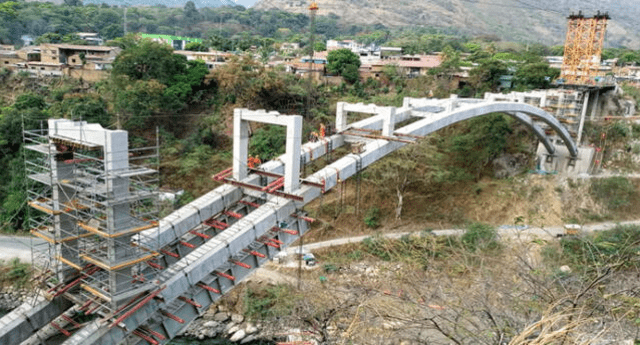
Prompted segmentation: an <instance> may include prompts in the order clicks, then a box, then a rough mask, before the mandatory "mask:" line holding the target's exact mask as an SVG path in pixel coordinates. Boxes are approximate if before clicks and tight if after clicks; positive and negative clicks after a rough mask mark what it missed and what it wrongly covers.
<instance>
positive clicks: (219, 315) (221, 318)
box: [213, 312, 229, 322]
mask: <svg viewBox="0 0 640 345" xmlns="http://www.w3.org/2000/svg"><path fill="white" fill-rule="evenodd" d="M228 319H229V314H227V313H225V312H220V313H217V314H215V315H214V316H213V320H214V321H218V322H225V321H227V320H228Z"/></svg>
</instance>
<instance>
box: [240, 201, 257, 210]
mask: <svg viewBox="0 0 640 345" xmlns="http://www.w3.org/2000/svg"><path fill="white" fill-rule="evenodd" d="M239 203H240V204H243V205H247V206H251V207H255V208H258V207H260V204H256V203H255V202H251V201H245V200H240V201H239Z"/></svg>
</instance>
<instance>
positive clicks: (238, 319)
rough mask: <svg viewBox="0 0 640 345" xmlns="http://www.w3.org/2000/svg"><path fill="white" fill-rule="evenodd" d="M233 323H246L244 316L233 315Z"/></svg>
mask: <svg viewBox="0 0 640 345" xmlns="http://www.w3.org/2000/svg"><path fill="white" fill-rule="evenodd" d="M231 321H233V322H235V323H242V321H244V316H242V315H240V314H233V315H231Z"/></svg>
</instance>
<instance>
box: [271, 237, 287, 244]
mask: <svg viewBox="0 0 640 345" xmlns="http://www.w3.org/2000/svg"><path fill="white" fill-rule="evenodd" d="M269 241H270V242H273V243H277V244H284V242H282V241H279V240H276V239H275V238H270V239H269Z"/></svg>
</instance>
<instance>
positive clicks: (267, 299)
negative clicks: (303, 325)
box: [243, 284, 299, 320]
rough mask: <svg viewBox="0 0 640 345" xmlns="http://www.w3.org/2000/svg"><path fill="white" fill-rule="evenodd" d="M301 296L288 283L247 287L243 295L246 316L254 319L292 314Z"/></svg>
mask: <svg viewBox="0 0 640 345" xmlns="http://www.w3.org/2000/svg"><path fill="white" fill-rule="evenodd" d="M298 300H299V296H298V295H297V294H296V292H295V291H294V290H293V288H292V287H291V286H289V285H286V284H279V285H275V286H268V287H266V288H259V289H258V288H251V287H247V289H246V290H245V293H244V296H243V306H244V308H243V309H244V310H243V313H244V316H246V317H247V318H248V319H252V320H262V319H267V318H274V317H282V316H286V315H290V314H291V312H292V310H293V308H294V306H295V304H296V302H297V301H298Z"/></svg>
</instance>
